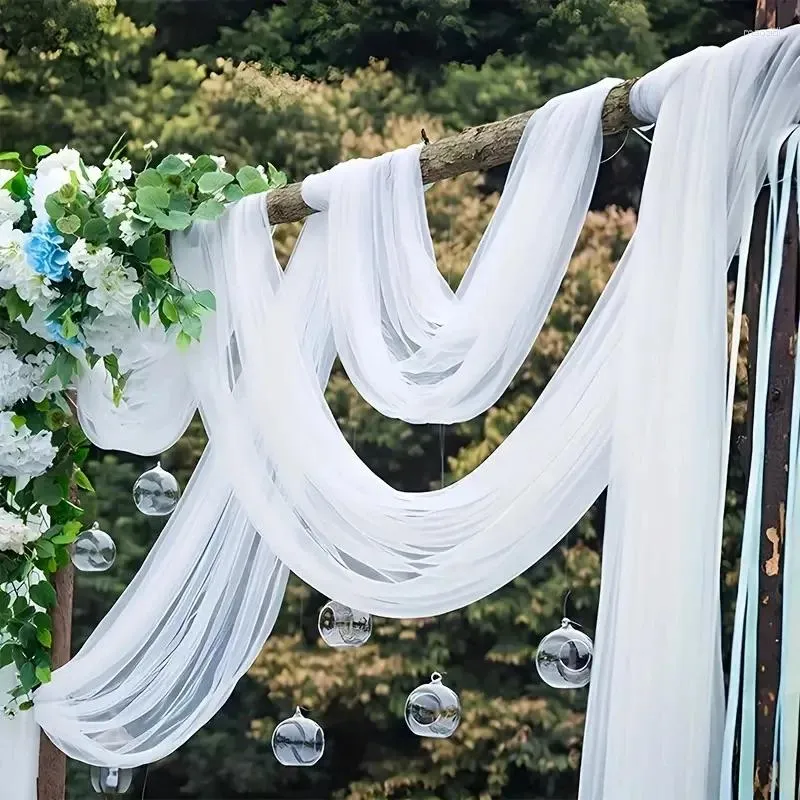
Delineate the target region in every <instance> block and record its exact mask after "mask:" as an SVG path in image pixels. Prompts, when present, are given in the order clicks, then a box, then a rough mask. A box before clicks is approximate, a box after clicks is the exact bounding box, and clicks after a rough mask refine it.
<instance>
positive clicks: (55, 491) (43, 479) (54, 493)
mask: <svg viewBox="0 0 800 800" xmlns="http://www.w3.org/2000/svg"><path fill="white" fill-rule="evenodd" d="M65 494H66V493H65V492H64V490H63V489H62V487H61V484H60V483H59V482H58V481H56V480H54V479H53V478H51V477H49V476H48V475H40V476H39V477H38V478H34V481H33V497H34V500H35V501H36V502H37V503H41V504H42V505H43V506H55V505H58V504H59V503H60V502H61V501H62V500H63V499H64V497H65Z"/></svg>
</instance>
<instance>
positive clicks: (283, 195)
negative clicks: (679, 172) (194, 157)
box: [267, 78, 644, 225]
mask: <svg viewBox="0 0 800 800" xmlns="http://www.w3.org/2000/svg"><path fill="white" fill-rule="evenodd" d="M636 80H637V79H636V78H633V79H632V80H628V81H625V82H624V83H621V84H619V86H615V87H614V88H613V89H612V90H611V91H610V92H609V93H608V97H607V98H606V102H605V106H604V107H603V133H604V134H605V135H610V134H614V133H620V132H621V131H625V130H629V129H630V128H634V127H641V126H642V125H644V123H643V122H641V121H640V120H638V119H636V117H635V116H634V115H633V113H632V112H631V109H630V91H631V87H632V86H633V84H634V83H636ZM531 114H533V111H526V112H524V113H523V114H517V115H516V116H514V117H509V118H508V119H504V120H500V122H490V123H489V124H488V125H479V126H478V127H477V128H468V129H467V130H465V131H462V132H461V133H458V134H456V135H455V136H448V137H447V138H445V139H441V140H440V141H438V142H433V143H431V144H427V145H425V146H424V147H423V149H422V153H421V154H420V159H419V160H420V169H421V172H422V181H423V183H435V182H436V181H440V180H444V179H445V178H454V177H455V176H456V175H462V174H464V173H465V172H476V171H478V170H486V169H491V168H492V167H498V166H500V165H501V164H508V163H509V162H510V161H511V159H512V158H513V157H514V151H515V150H516V149H517V145H518V144H519V140H520V138H521V137H522V131H523V130H524V129H525V125H526V124H527V122H528V119H529V118H530V116H531ZM301 187H302V184H301V183H293V184H291V185H289V186H284V187H283V188H281V189H275V190H274V191H272V192H270V193H269V194H268V195H267V211H268V213H269V220H270V222H271V223H272V224H273V225H280V224H281V223H284V222H297V221H298V220H301V219H303V218H304V217H307V216H309V214H313V213H314V209H312V208H309V207H308V206H307V205H306V204H305V203H304V202H303V197H302V194H301V191H300V190H301Z"/></svg>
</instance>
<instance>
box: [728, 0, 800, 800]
mask: <svg viewBox="0 0 800 800" xmlns="http://www.w3.org/2000/svg"><path fill="white" fill-rule="evenodd" d="M798 21H800V0H757V4H756V29H757V30H763V29H765V28H785V27H788V26H789V25H793V24H796V23H797V22H798ZM799 88H800V87H799ZM767 197H768V193H767V190H766V189H765V190H762V193H761V196H760V197H759V201H758V204H757V206H756V212H755V218H754V222H753V241H752V246H751V248H750V253H749V256H748V280H747V316H748V331H749V344H748V361H749V363H748V376H749V386H750V391H749V393H748V394H749V396H748V428H749V429H750V430H751V431H752V422H753V409H752V405H751V404H752V402H753V397H754V391H753V390H754V387H755V362H756V348H757V344H758V343H757V341H756V338H757V337H756V330H757V326H758V304H759V297H760V294H761V284H762V276H763V274H764V238H765V235H766V226H767ZM799 274H800V253H799V251H798V223H797V187H796V186H793V187H792V199H791V205H790V208H789V221H788V225H787V229H786V235H785V237H784V241H783V269H782V272H781V279H780V283H779V287H778V304H777V308H776V313H775V323H774V326H773V330H772V348H771V354H770V362H769V387H768V394H767V398H768V400H767V418H766V455H765V459H764V496H763V501H762V508H761V515H762V516H761V531H760V544H759V575H758V640H757V648H758V649H757V670H756V747H755V764H754V765H753V798H754V800H777V798H778V797H779V796H780V770H779V765H778V764H777V763H775V761H774V758H773V752H774V743H775V733H776V730H775V710H776V704H777V699H778V686H779V681H780V652H781V624H782V613H783V586H782V584H783V560H782V556H783V541H784V536H785V519H786V498H787V492H788V470H789V430H790V425H791V413H792V387H793V382H794V355H795V350H796V347H797V336H796V330H797V320H798V310H800V297H799V294H798V293H799V292H800V279H799V277H798V276H799ZM733 691H738V687H733ZM773 777H775V778H776V780H777V783H776V785H775V786H776V788H775V790H774V792H773V789H772V780H773ZM785 800H794V798H785Z"/></svg>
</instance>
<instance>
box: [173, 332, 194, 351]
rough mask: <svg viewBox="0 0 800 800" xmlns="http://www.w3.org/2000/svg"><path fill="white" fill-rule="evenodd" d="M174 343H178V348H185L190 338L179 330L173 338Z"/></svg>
mask: <svg viewBox="0 0 800 800" xmlns="http://www.w3.org/2000/svg"><path fill="white" fill-rule="evenodd" d="M175 343H176V344H177V345H178V349H179V350H187V349H188V348H189V345H191V343H192V338H191V336H189V334H188V333H185V332H184V331H181V332H180V333H179V334H178V336H177V338H176V339H175Z"/></svg>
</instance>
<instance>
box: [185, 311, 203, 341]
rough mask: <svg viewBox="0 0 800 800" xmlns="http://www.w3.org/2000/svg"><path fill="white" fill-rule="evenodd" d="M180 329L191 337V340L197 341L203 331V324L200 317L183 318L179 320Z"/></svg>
mask: <svg viewBox="0 0 800 800" xmlns="http://www.w3.org/2000/svg"><path fill="white" fill-rule="evenodd" d="M181 328H182V329H183V332H184V333H186V334H187V335H189V336H191V337H192V339H199V338H200V334H201V333H202V331H203V323H202V321H201V320H200V317H194V316H191V317H184V318H183V319H182V320H181Z"/></svg>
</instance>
